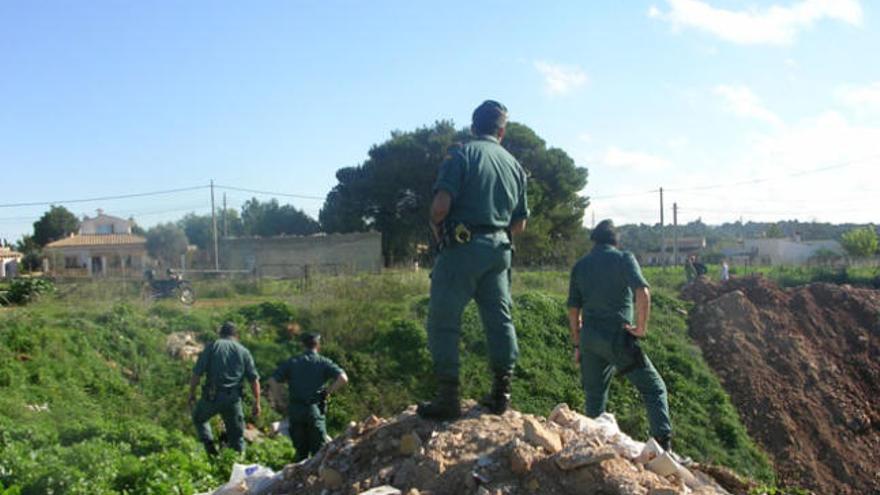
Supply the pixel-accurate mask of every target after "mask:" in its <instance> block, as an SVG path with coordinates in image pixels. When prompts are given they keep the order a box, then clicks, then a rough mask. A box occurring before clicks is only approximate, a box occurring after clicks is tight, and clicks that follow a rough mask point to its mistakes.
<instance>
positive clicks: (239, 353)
mask: <svg viewBox="0 0 880 495" xmlns="http://www.w3.org/2000/svg"><path fill="white" fill-rule="evenodd" d="M202 375H205V377H206V380H205V385H204V386H203V387H202V396H201V398H200V399H199V401H198V403H196V388H197V387H198V386H199V382H200V381H201V377H202ZM245 380H247V381H248V383H250V385H251V391H252V392H253V394H254V408H253V415H254V416H259V415H260V376H259V375H258V374H257V368H256V367H255V366H254V358H253V357H252V356H251V353H250V351H248V350H247V349H246V348H245V347H244V346H243V345H241V344H240V343H239V342H238V331H237V330H236V328H235V325H234V324H233V323H232V322H229V321H227V322H226V323H224V324H223V325H222V326H221V327H220V338H219V339H217V340H215V341H214V342H212V343H211V344H210V345H209V346H207V347H205V350H203V351H202V353H201V354H199V358H198V360H197V361H196V365H195V367H194V368H193V374H192V378H191V379H190V384H189V404H190V407H191V408H192V419H193V423H195V425H196V431H197V433H198V436H199V440H201V441H202V443H203V444H204V445H205V450H207V451H208V454H210V455H215V454H217V447H216V445H215V444H214V437H213V435H212V433H211V425H210V420H211V418H212V417H214V416H215V415H217V414H219V415H220V417H221V418H222V419H223V425H224V426H225V428H226V437H227V442H228V444H229V447H230V448H232V449H234V450H236V451H237V452H244V413H243V412H242V409H241V396H242V385H243V383H244V381H245ZM193 406H195V407H193Z"/></svg>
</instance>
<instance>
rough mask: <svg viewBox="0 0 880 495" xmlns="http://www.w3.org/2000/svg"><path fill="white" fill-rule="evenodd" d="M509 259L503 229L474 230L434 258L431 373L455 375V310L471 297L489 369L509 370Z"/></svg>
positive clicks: (512, 358) (513, 352) (512, 355)
mask: <svg viewBox="0 0 880 495" xmlns="http://www.w3.org/2000/svg"><path fill="white" fill-rule="evenodd" d="M510 258H511V251H510V242H509V240H508V238H507V234H505V233H503V232H502V233H497V234H488V235H476V236H474V237H473V239H471V241H470V242H468V243H467V244H462V245H458V246H455V247H452V248H447V249H444V250H443V251H442V252H441V253H440V255H439V256H438V257H437V261H436V263H435V265H434V270H433V271H432V272H431V300H430V303H429V307H428V347H429V348H430V351H431V356H432V357H433V359H434V372H435V373H436V374H437V375H439V376H441V377H445V378H448V379H455V380H457V379H458V372H459V365H460V362H459V356H458V344H459V339H460V335H461V315H462V312H463V311H464V308H465V306H466V305H467V303H468V302H469V301H470V300H471V299H473V300H474V301H475V302H476V303H477V307H478V308H479V311H480V319H481V320H482V321H483V329H484V331H485V332H486V339H487V340H488V344H489V345H488V348H489V362H490V365H491V367H492V370H493V371H495V372H510V371H513V366H514V364H515V363H516V358H517V356H518V355H519V348H518V347H517V343H516V330H514V328H513V320H512V318H511V307H512V302H511V298H510Z"/></svg>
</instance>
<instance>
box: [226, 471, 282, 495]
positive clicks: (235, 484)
mask: <svg viewBox="0 0 880 495" xmlns="http://www.w3.org/2000/svg"><path fill="white" fill-rule="evenodd" d="M280 474H281V473H278V474H275V471H272V470H271V469H269V468H267V467H265V466H261V465H259V464H233V465H232V474H230V475H229V482H227V483H226V484H225V485H223V486H221V487H220V488H218V489H216V490H214V493H213V494H212V495H243V494H247V495H260V494H262V493H265V492H267V491H268V490H269V489H270V488H272V486H273V485H274V484H275V482H276V481H277V480H279V479H281V476H280Z"/></svg>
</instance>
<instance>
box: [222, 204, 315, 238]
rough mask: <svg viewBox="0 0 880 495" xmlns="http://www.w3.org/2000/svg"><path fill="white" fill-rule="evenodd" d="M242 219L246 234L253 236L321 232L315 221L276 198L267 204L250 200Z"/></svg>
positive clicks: (242, 212)
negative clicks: (280, 202)
mask: <svg viewBox="0 0 880 495" xmlns="http://www.w3.org/2000/svg"><path fill="white" fill-rule="evenodd" d="M241 219H242V222H243V225H242V229H243V231H244V234H247V235H253V236H260V237H271V236H276V235H311V234H315V233H318V232H320V231H321V225H320V224H319V223H318V222H317V221H316V220H315V219H313V218H312V217H310V216H308V215H307V214H306V213H305V212H303V211H302V210H298V209H297V208H295V207H293V206H292V205H281V204H279V203H278V200H277V199H274V198H273V199H270V200H269V201H266V202H260V201H259V200H257V198H252V199H249V200H248V201H247V202H245V204H244V206H242V208H241ZM218 228H219V227H218Z"/></svg>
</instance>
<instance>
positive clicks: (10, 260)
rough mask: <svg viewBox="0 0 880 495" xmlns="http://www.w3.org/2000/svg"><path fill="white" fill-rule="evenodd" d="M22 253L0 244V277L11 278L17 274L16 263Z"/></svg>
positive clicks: (19, 260)
mask: <svg viewBox="0 0 880 495" xmlns="http://www.w3.org/2000/svg"><path fill="white" fill-rule="evenodd" d="M23 257H24V255H23V254H21V253H18V252H16V251H13V250H12V249H11V248H8V247H5V246H0V278H12V277H15V276H16V275H18V265H19V263H20V262H21V259H22V258H23Z"/></svg>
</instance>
